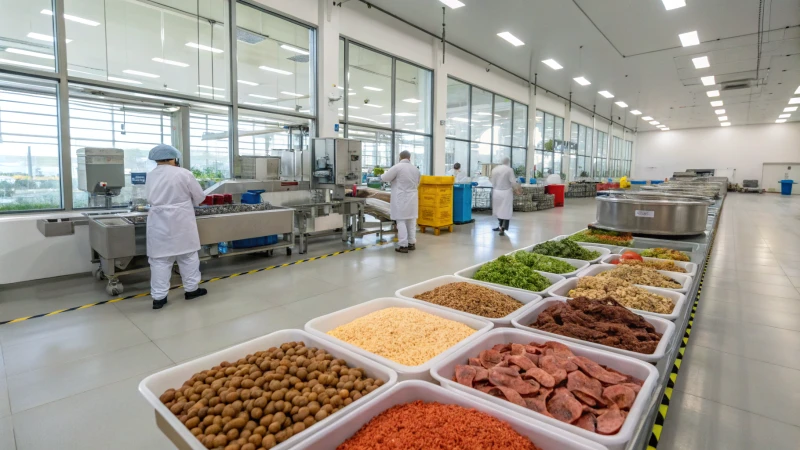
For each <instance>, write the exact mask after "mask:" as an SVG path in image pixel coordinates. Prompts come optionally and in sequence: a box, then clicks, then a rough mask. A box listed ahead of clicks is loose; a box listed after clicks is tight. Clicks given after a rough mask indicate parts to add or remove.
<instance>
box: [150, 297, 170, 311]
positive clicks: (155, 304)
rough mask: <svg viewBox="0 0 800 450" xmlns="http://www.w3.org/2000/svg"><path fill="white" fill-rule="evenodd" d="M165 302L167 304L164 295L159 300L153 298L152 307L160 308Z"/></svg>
mask: <svg viewBox="0 0 800 450" xmlns="http://www.w3.org/2000/svg"><path fill="white" fill-rule="evenodd" d="M166 304H167V298H166V297H164V298H163V299H161V300H156V299H153V309H161V308H163V307H164V305H166Z"/></svg>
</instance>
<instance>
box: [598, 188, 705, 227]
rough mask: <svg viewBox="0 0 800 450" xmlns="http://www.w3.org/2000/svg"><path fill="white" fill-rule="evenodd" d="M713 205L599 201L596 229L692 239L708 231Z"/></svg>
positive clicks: (682, 201) (615, 199)
mask: <svg viewBox="0 0 800 450" xmlns="http://www.w3.org/2000/svg"><path fill="white" fill-rule="evenodd" d="M712 204H713V202H712V201H707V200H700V199H688V198H687V199H679V198H657V197H655V196H643V197H642V198H637V197H636V196H635V195H632V196H611V197H598V198H597V222H596V223H595V224H594V225H595V226H596V227H597V228H603V229H606V230H613V231H624V232H630V233H640V234H652V235H665V236H690V235H695V234H701V233H703V232H705V230H706V220H707V218H708V207H709V206H710V205H712Z"/></svg>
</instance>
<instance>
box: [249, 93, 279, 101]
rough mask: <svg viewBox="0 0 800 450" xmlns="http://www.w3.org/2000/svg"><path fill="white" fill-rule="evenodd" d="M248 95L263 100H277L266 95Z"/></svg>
mask: <svg viewBox="0 0 800 450" xmlns="http://www.w3.org/2000/svg"><path fill="white" fill-rule="evenodd" d="M249 95H250V97H256V98H263V99H265V100H277V98H275V97H270V96H268V95H259V94H249Z"/></svg>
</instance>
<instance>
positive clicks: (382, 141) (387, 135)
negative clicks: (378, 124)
mask: <svg viewBox="0 0 800 450" xmlns="http://www.w3.org/2000/svg"><path fill="white" fill-rule="evenodd" d="M348 136H349V138H350V139H358V140H359V141H361V171H362V173H365V174H366V175H367V176H368V177H371V176H373V169H374V168H375V167H382V168H384V169H388V168H389V167H391V166H392V132H391V131H384V130H376V129H372V128H366V127H357V126H355V125H351V126H350V127H349V128H348ZM412 159H413V158H412ZM412 162H413V161H412Z"/></svg>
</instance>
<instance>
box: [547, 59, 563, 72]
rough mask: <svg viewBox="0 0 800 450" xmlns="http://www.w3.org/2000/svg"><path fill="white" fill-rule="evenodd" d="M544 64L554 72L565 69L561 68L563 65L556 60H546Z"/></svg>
mask: <svg viewBox="0 0 800 450" xmlns="http://www.w3.org/2000/svg"><path fill="white" fill-rule="evenodd" d="M542 62H543V63H545V64H547V65H548V66H550V68H551V69H553V70H559V69H563V68H564V67H563V66H561V64H559V63H557V62H556V60H555V59H545V60H544V61H542Z"/></svg>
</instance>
